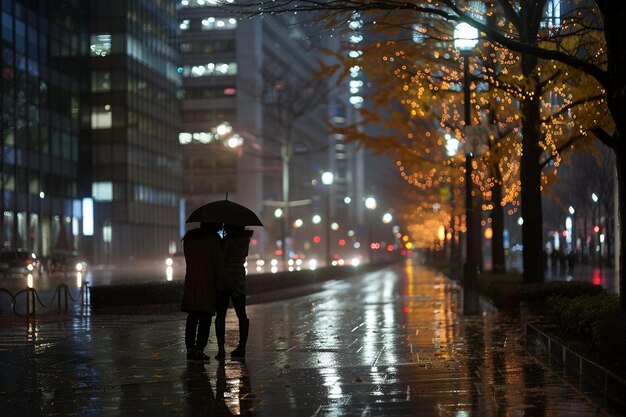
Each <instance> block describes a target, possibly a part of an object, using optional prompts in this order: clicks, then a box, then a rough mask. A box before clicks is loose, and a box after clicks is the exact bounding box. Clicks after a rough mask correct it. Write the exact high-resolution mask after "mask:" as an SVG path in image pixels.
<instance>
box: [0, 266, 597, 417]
mask: <svg viewBox="0 0 626 417" xmlns="http://www.w3.org/2000/svg"><path fill="white" fill-rule="evenodd" d="M250 279H252V278H250ZM459 292H460V291H459V288H458V287H457V286H456V285H455V284H454V283H453V282H450V281H449V280H447V279H446V278H445V277H443V276H441V275H439V274H437V273H436V272H433V271H431V270H428V269H425V268H422V267H417V266H415V267H414V266H412V265H411V264H410V263H409V264H407V265H402V266H398V267H393V268H388V269H384V270H381V271H377V272H372V273H367V274H363V275H358V276H355V277H353V278H349V279H345V280H337V281H332V282H328V283H326V284H325V285H324V287H323V288H322V289H321V291H319V292H316V293H313V294H307V295H305V296H301V297H297V298H292V299H288V300H282V301H275V302H267V303H263V304H254V305H251V306H249V316H250V320H251V330H250V339H249V344H248V348H247V358H246V361H243V362H240V361H232V360H226V361H225V362H222V363H219V362H218V361H216V360H212V361H211V362H210V363H209V364H197V363H187V361H186V360H185V352H184V346H183V342H182V339H183V331H184V321H185V316H184V315H183V314H182V313H167V314H165V313H164V314H152V315H123V316H117V315H91V316H90V315H83V316H76V317H73V318H71V319H70V320H65V321H55V322H48V323H32V324H31V325H29V326H25V327H22V328H16V327H10V328H9V327H6V328H0V364H1V365H0V366H1V373H2V378H1V379H0V416H2V417H9V416H20V417H23V416H29V417H35V416H61V415H62V416H66V415H72V416H103V417H106V416H111V417H118V416H129V417H130V416H141V415H145V416H151V417H158V416H231V415H247V416H268V417H270V416H271V417H280V416H294V417H302V416H454V417H474V416H566V417H578V416H602V415H606V414H604V413H603V412H602V411H600V410H598V409H597V408H596V407H595V406H593V405H591V404H590V403H589V402H588V401H587V400H586V399H585V398H584V397H583V396H582V395H580V394H578V393H577V392H576V391H574V390H573V389H572V388H571V387H570V386H569V385H567V384H566V383H564V382H563V381H562V380H560V379H559V378H558V376H556V375H555V374H554V373H552V372H550V371H548V370H546V369H544V368H543V367H542V366H541V365H539V364H538V363H537V362H535V361H534V360H533V359H532V358H530V357H528V356H527V355H526V354H525V352H524V350H523V349H522V347H521V345H520V343H518V339H519V336H520V331H519V326H518V325H516V323H510V322H508V321H506V320H502V319H501V318H500V317H498V316H494V315H490V314H486V315H481V316H476V317H471V318H467V317H463V316H462V315H460V314H459ZM0 326H1V324H0ZM227 326H228V334H227V341H228V344H229V345H230V346H228V347H230V349H232V348H234V345H235V344H236V326H235V317H234V313H233V312H232V310H231V311H229V319H228V323H227ZM207 351H208V353H210V354H214V353H215V351H216V346H215V340H214V336H213V335H212V336H211V342H210V345H209V347H208V348H207Z"/></svg>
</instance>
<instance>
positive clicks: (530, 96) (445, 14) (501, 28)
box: [253, 0, 626, 309]
mask: <svg viewBox="0 0 626 417" xmlns="http://www.w3.org/2000/svg"><path fill="white" fill-rule="evenodd" d="M253 3H254V5H255V6H256V7H259V9H257V10H262V11H264V12H268V11H270V12H272V11H274V12H285V11H298V12H305V11H313V12H318V11H320V10H322V11H325V12H326V13H325V18H326V21H327V22H330V24H331V25H336V24H338V23H339V24H340V23H342V22H345V21H346V19H345V16H346V14H349V13H353V12H354V11H355V10H357V11H359V12H361V13H366V12H367V13H372V14H374V15H376V16H377V17H380V16H382V13H384V14H385V16H396V15H402V16H403V18H404V21H405V22H407V24H413V23H414V22H415V20H417V18H418V17H419V16H422V17H423V16H430V17H432V16H438V17H440V18H442V19H445V20H450V21H453V22H458V21H465V22H467V23H469V24H471V25H472V26H474V27H476V28H478V29H479V30H480V31H481V33H483V34H484V35H485V36H486V37H487V38H488V39H490V40H491V41H492V42H493V43H494V44H497V45H500V46H502V47H505V48H508V49H509V50H512V51H516V52H518V53H520V54H521V60H520V64H521V72H520V75H521V77H520V81H522V82H524V84H525V88H524V90H523V91H524V95H523V99H522V101H521V105H520V108H521V110H522V114H523V115H524V116H523V117H522V121H521V122H522V131H523V133H524V134H523V152H522V155H521V166H520V173H521V176H522V178H524V187H522V190H521V192H522V208H523V216H524V218H525V222H524V228H523V230H524V232H523V241H524V247H525V251H524V265H525V268H524V278H525V280H526V281H533V280H535V279H536V278H535V277H534V276H535V275H538V276H542V270H541V265H540V263H539V262H537V261H536V259H539V256H537V255H538V254H539V252H540V250H541V241H540V240H541V231H540V230H541V225H540V224H537V222H536V218H537V213H539V217H538V218H541V214H540V209H541V206H540V201H541V200H540V198H539V197H540V192H541V174H540V172H541V170H540V168H541V164H542V162H541V160H542V159H541V156H542V154H543V152H544V150H543V149H542V147H541V146H540V143H539V141H538V140H537V139H539V138H540V128H541V123H540V122H541V107H540V106H539V104H538V100H536V97H538V96H539V94H538V93H539V91H540V87H541V81H540V78H539V77H540V73H538V72H537V66H538V64H539V62H540V60H541V61H544V60H553V61H555V62H560V63H562V64H565V65H566V66H568V67H570V68H572V69H575V70H577V71H579V72H581V73H583V74H585V75H586V76H588V77H589V78H590V79H593V80H594V82H595V83H597V84H598V85H599V87H600V89H601V92H602V95H603V104H604V105H606V106H607V108H608V110H609V113H610V115H611V116H612V119H613V123H614V124H611V123H607V122H606V121H604V120H601V119H598V120H597V123H596V125H595V126H593V127H592V128H590V129H586V128H585V129H584V130H582V131H581V133H582V134H587V132H592V133H593V134H594V135H595V136H596V137H597V138H599V139H600V140H601V141H602V142H603V143H605V144H606V145H608V146H609V147H610V148H611V149H612V150H613V151H614V152H615V156H616V166H617V172H618V187H619V190H620V192H619V199H620V201H619V203H620V206H621V205H622V204H626V178H625V177H624V175H626V155H624V153H625V152H626V145H625V144H624V142H623V141H620V132H621V131H623V130H624V129H625V128H626V99H625V98H626V85H625V83H626V66H624V64H623V62H624V61H625V60H626V48H624V46H625V44H626V33H625V32H624V31H623V30H621V26H622V25H623V22H622V17H623V16H624V15H625V14H626V3H624V2H616V1H609V0H602V1H600V0H596V1H582V0H580V1H577V0H573V1H572V2H570V6H571V7H570V8H569V9H568V10H567V11H565V10H563V11H560V12H563V13H561V14H559V15H557V14H556V13H553V14H552V15H550V16H549V17H551V19H550V20H548V21H546V20H545V19H544V18H543V13H544V11H545V10H546V6H550V9H551V11H552V12H556V11H557V10H556V6H558V5H560V4H561V2H554V1H548V0H542V1H538V2H537V1H530V0H522V1H519V2H515V3H513V2H510V1H507V0H493V1H492V2H485V3H486V4H487V5H488V6H489V9H488V12H489V13H492V14H494V15H496V16H498V19H499V20H498V25H497V26H496V27H493V26H489V25H487V24H486V23H484V22H482V21H481V20H480V19H477V18H475V17H474V15H473V14H472V13H471V7H467V6H470V5H472V4H477V3H481V2H466V1H455V0H440V1H437V2H429V1H415V2H396V1H377V2H369V1H353V0H331V1H324V2H321V1H298V0H284V1H272V2H259V3H255V2H253ZM333 18H335V19H334V20H333ZM379 23H380V21H379V20H374V19H372V24H379ZM619 215H620V223H623V222H624V221H626V210H619ZM620 241H621V242H622V243H623V244H624V243H626V242H624V235H623V234H622V235H621V236H620ZM533 259H535V260H533ZM623 263H624V260H623V255H622V254H621V253H620V260H619V265H620V268H619V270H620V272H621V276H620V288H623V286H624V283H625V281H624V276H625V275H624V274H626V271H624V268H623V267H621V266H623ZM620 293H623V291H620ZM621 306H622V309H626V299H625V298H623V297H622V299H621Z"/></svg>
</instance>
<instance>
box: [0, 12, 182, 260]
mask: <svg viewBox="0 0 626 417" xmlns="http://www.w3.org/2000/svg"><path fill="white" fill-rule="evenodd" d="M175 6H176V2H175V1H174V0H164V1H149V0H129V1H119V0H115V1H96V0H92V1H87V2H85V1H79V0H54V1H39V2H38V1H34V2H33V1H28V2H27V1H19V0H3V1H2V2H1V7H2V16H1V18H2V28H1V37H2V48H3V53H2V65H3V69H2V77H1V78H0V86H1V101H0V106H1V107H2V126H1V129H2V130H1V133H0V140H2V147H1V148H0V169H1V171H2V177H1V179H2V181H1V182H0V187H1V190H0V191H1V193H2V194H1V195H2V199H0V209H1V211H2V216H3V218H2V233H1V236H2V248H4V249H10V250H16V249H25V250H31V251H34V252H36V253H37V254H38V255H39V256H41V257H43V256H47V255H48V254H50V253H51V252H53V251H55V250H59V249H63V250H80V251H82V252H83V253H84V254H85V255H87V256H88V257H89V259H90V261H91V262H94V263H116V262H123V261H128V260H133V259H146V258H149V259H155V258H159V257H162V256H163V255H165V254H167V252H168V251H173V250H175V249H176V243H177V242H178V241H179V225H180V218H181V216H180V205H181V203H180V202H181V198H180V189H181V167H182V165H181V160H182V159H181V156H180V146H179V143H178V132H179V130H180V116H179V115H180V100H179V97H180V93H181V75H180V74H179V73H178V66H179V55H178V48H179V33H180V31H179V28H178V21H177V18H176V7H175Z"/></svg>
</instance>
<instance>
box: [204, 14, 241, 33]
mask: <svg viewBox="0 0 626 417" xmlns="http://www.w3.org/2000/svg"><path fill="white" fill-rule="evenodd" d="M236 28H237V19H235V18H232V17H231V18H215V17H207V18H206V19H203V20H202V30H230V29H236Z"/></svg>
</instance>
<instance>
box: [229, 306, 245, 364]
mask: <svg viewBox="0 0 626 417" xmlns="http://www.w3.org/2000/svg"><path fill="white" fill-rule="evenodd" d="M232 300H233V307H234V308H235V313H237V319H238V320H239V344H238V345H237V348H236V349H235V350H233V351H232V352H231V353H230V356H231V357H233V358H243V357H245V356H246V343H247V342H248V331H249V329H250V320H249V319H248V316H247V314H246V296H245V295H243V296H236V297H232Z"/></svg>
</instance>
